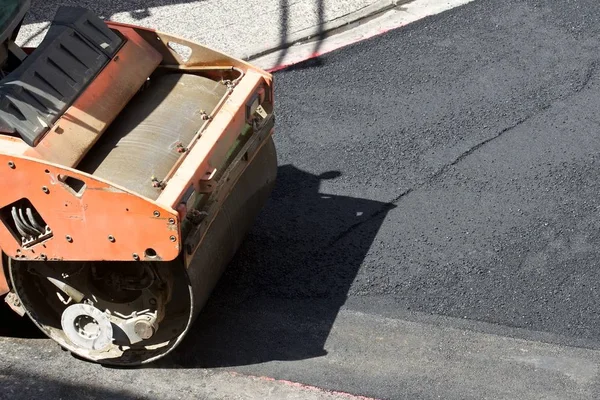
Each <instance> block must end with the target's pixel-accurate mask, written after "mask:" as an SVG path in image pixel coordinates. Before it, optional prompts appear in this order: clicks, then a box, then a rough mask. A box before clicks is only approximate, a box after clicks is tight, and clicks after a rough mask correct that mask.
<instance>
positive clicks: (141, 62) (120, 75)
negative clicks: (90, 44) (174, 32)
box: [24, 28, 162, 167]
mask: <svg viewBox="0 0 600 400" xmlns="http://www.w3.org/2000/svg"><path fill="white" fill-rule="evenodd" d="M120 31H121V34H123V36H124V37H125V38H126V39H127V41H126V42H125V44H124V45H123V47H122V48H121V49H120V50H119V52H118V53H117V55H116V56H115V57H114V58H113V59H112V60H111V61H110V62H109V63H108V65H107V66H106V67H104V69H103V70H102V71H101V72H100V73H99V74H98V76H97V77H96V78H95V79H94V81H93V82H91V83H90V85H89V86H88V87H87V88H86V90H85V91H84V92H83V93H82V94H81V95H80V96H79V97H78V98H77V100H76V101H75V102H74V103H73V105H72V106H71V107H69V109H68V110H67V111H66V112H65V114H64V115H63V116H62V117H61V118H60V119H59V120H58V121H57V122H56V123H55V124H54V126H53V128H52V129H51V130H50V131H49V132H48V133H47V134H46V135H45V136H44V138H43V139H42V140H41V141H40V143H39V144H38V145H37V146H36V147H28V148H27V150H26V151H25V153H24V154H25V155H26V156H29V157H34V158H39V159H43V160H46V161H49V162H53V163H57V164H61V165H65V166H67V167H74V166H76V165H77V164H78V163H79V161H81V159H82V158H83V156H84V155H85V154H86V153H87V152H88V151H89V149H90V148H91V147H92V145H93V144H94V143H96V141H97V140H98V139H99V138H100V136H101V135H102V133H103V132H104V131H105V130H106V128H107V127H108V126H109V125H110V123H111V122H112V121H113V120H114V119H115V118H116V116H117V115H118V114H119V113H120V112H121V110H123V108H124V107H125V106H126V105H127V103H128V102H129V100H131V98H132V97H133V96H134V95H135V94H136V92H137V91H138V90H139V89H140V87H141V86H142V85H143V84H144V83H145V82H146V79H147V78H148V77H149V76H150V74H151V73H152V72H153V71H154V70H155V69H156V67H157V66H158V65H159V64H160V62H161V60H162V57H161V55H160V53H159V52H158V51H156V50H155V49H154V48H153V47H152V46H150V45H149V44H148V43H147V42H146V41H145V40H144V39H142V37H141V36H140V35H138V34H137V33H136V32H135V31H134V30H133V29H130V28H122V29H120Z"/></svg>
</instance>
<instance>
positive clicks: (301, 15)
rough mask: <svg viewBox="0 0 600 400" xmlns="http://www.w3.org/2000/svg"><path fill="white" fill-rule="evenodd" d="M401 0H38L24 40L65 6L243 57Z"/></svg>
mask: <svg viewBox="0 0 600 400" xmlns="http://www.w3.org/2000/svg"><path fill="white" fill-rule="evenodd" d="M397 1H398V0H344V1H338V0H247V1H229V0H204V1H201V0H200V1H197V0H192V1H190V0H150V1H142V0H126V1H106V2H105V1H94V0H83V1H72V2H69V1H57V0H49V1H39V0H38V1H34V2H33V7H32V11H31V13H30V15H29V17H28V18H27V20H26V22H25V27H24V29H23V31H22V35H21V38H20V40H21V43H25V42H27V43H31V44H36V43H37V42H38V41H39V39H40V38H41V37H42V36H43V34H44V32H45V28H46V27H47V26H48V21H49V19H50V18H51V17H52V16H53V15H54V13H55V11H56V8H57V7H58V6H59V5H61V4H74V5H75V4H76V5H79V6H82V7H86V8H89V9H91V10H94V11H95V12H96V13H97V14H98V15H100V16H102V17H103V18H104V19H108V20H112V21H117V22H123V23H132V24H136V25H141V26H147V27H153V28H156V29H160V30H163V31H168V32H169V33H173V34H176V35H179V36H183V37H187V38H190V39H193V40H197V41H199V42H201V43H204V44H206V45H208V46H210V47H213V48H215V49H218V50H221V51H224V52H227V53H230V54H235V55H236V56H238V57H241V58H248V57H250V56H253V55H256V54H260V53H263V52H266V51H268V50H270V49H273V48H276V47H282V46H283V47H285V46H287V45H290V44H292V43H293V42H295V41H297V40H301V39H304V38H307V37H310V36H314V35H318V34H319V32H321V31H322V30H324V29H331V28H332V27H336V26H339V25H344V24H346V23H349V22H352V21H354V20H356V19H357V18H361V17H363V16H366V15H369V14H371V13H374V12H377V11H378V10H384V9H387V8H389V7H390V6H391V5H394V4H396V2H397Z"/></svg>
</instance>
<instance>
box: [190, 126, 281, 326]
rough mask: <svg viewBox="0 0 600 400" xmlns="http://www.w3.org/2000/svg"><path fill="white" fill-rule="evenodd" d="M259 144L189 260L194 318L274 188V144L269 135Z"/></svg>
mask: <svg viewBox="0 0 600 400" xmlns="http://www.w3.org/2000/svg"><path fill="white" fill-rule="evenodd" d="M267 133H269V132H267ZM262 143H263V146H262V147H261V148H260V149H259V150H258V152H257V153H256V156H255V157H254V159H252V161H251V162H250V164H249V165H248V166H247V168H246V169H245V170H244V171H243V173H242V174H241V176H240V178H239V180H238V181H237V182H236V183H235V185H234V186H233V188H232V190H231V192H229V193H227V194H228V195H227V197H226V198H225V199H224V201H223V202H222V203H221V207H219V209H218V212H217V213H216V215H215V217H214V219H213V221H212V222H211V223H210V224H209V226H208V229H207V230H206V232H205V234H204V235H203V239H202V241H201V243H200V245H199V247H198V248H197V249H196V251H195V252H194V253H193V255H192V256H191V257H190V258H191V260H190V264H189V266H188V275H189V278H190V282H191V285H192V294H193V309H192V314H193V317H192V318H193V319H194V318H195V317H196V316H197V315H198V312H199V311H200V310H201V309H202V307H203V306H204V304H205V303H206V300H207V299H208V297H209V296H210V293H211V292H212V290H213V288H214V286H215V285H216V283H217V282H218V280H219V278H220V277H221V275H222V273H223V271H224V270H225V268H226V267H227V265H228V263H229V261H230V260H231V258H232V257H233V256H234V254H235V252H236V251H237V249H238V248H239V246H240V244H241V243H242V240H243V238H244V237H245V235H246V233H247V232H248V230H249V229H250V227H251V226H252V224H253V223H254V220H255V218H256V216H257V215H258V213H259V211H260V210H261V208H262V207H263V206H264V204H265V202H266V201H267V199H268V197H269V195H270V194H271V191H272V189H273V186H274V183H275V179H276V175H277V154H276V151H275V145H274V143H273V139H272V137H271V135H270V134H269V136H268V137H267V138H266V139H264V141H263V142H262ZM233 167H235V166H233ZM193 319H192V320H193Z"/></svg>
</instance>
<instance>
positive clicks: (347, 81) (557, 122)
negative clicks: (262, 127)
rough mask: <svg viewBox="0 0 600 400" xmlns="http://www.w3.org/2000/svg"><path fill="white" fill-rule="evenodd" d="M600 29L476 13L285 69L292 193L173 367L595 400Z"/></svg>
mask: <svg viewBox="0 0 600 400" xmlns="http://www.w3.org/2000/svg"><path fill="white" fill-rule="evenodd" d="M599 18H600V5H598V3H597V2H596V1H591V0H587V1H584V0H579V1H571V2H552V1H533V0H530V1H525V0H522V1H517V0H507V1H492V0H477V1H475V2H473V3H471V4H468V5H466V6H464V7H461V8H457V9H454V10H452V11H449V12H446V13H444V14H441V15H438V16H434V17H432V18H428V19H426V20H423V21H420V22H417V23H414V24H412V25H410V26H408V27H406V28H403V29H400V30H397V31H394V32H390V33H388V34H386V35H384V36H382V37H379V38H376V39H373V40H369V41H366V42H363V43H359V44H356V45H353V46H351V47H349V48H346V49H344V50H342V51H337V52H335V53H332V54H330V55H328V56H325V57H322V58H320V59H318V60H315V61H310V62H307V63H305V64H302V65H299V66H296V67H294V68H292V69H289V70H286V71H283V72H279V73H277V74H276V84H277V93H278V133H277V140H276V144H277V147H278V151H279V160H280V165H281V166H280V169H279V180H278V185H277V188H276V190H275V193H274V195H273V197H272V199H271V201H270V202H269V204H268V206H267V207H266V209H265V210H264V212H263V214H262V215H261V217H260V218H259V220H258V221H257V224H256V226H255V228H254V229H253V231H252V233H251V235H250V237H249V238H248V240H247V241H246V243H245V244H244V246H243V248H242V249H241V251H240V253H239V255H238V256H237V257H236V259H235V261H234V262H233V264H232V265H231V267H230V269H229V270H228V272H227V273H226V275H225V277H224V279H223V280H222V281H221V284H220V285H219V287H218V288H217V291H216V293H215V295H214V296H213V298H212V299H211V302H210V303H209V305H208V307H207V308H206V310H205V312H204V313H203V314H202V316H201V318H200V320H199V321H198V323H197V324H196V329H195V331H194V332H193V333H192V334H191V335H190V336H189V337H188V338H187V339H186V341H185V342H184V343H183V344H182V346H181V347H180V348H179V351H178V352H176V353H175V354H173V355H172V356H170V357H169V358H168V359H166V360H163V361H161V362H160V363H159V364H158V365H156V366H155V368H164V369H165V370H166V371H165V370H160V369H159V370H158V371H163V372H165V374H166V372H168V371H169V369H173V368H177V369H179V371H199V370H197V368H200V367H211V368H215V369H216V370H226V371H230V370H234V371H239V372H241V373H244V374H251V375H268V376H273V377H276V378H281V379H289V380H293V381H300V382H303V383H308V384H312V385H316V386H321V387H325V388H330V389H336V390H344V391H349V392H352V393H356V394H363V395H368V396H374V397H381V398H411V399H417V398H423V399H430V398H438V396H440V397H441V398H447V399H459V398H483V397H488V398H530V399H533V398H571V399H572V398H585V399H593V398H598V394H599V392H600V385H599V379H598V371H599V367H600V361H599V360H600V358H599V352H598V351H597V349H599V348H600V328H599V324H598V322H599V319H600V317H599V315H600V314H599V313H598V312H597V310H598V306H599V303H600V291H598V286H599V285H600V283H599V282H600V269H599V268H598V264H599V262H598V259H599V257H598V256H599V254H598V253H599V250H598V249H600V234H599V233H598V232H599V228H600V218H599V207H600V202H599V200H598V193H599V192H600V190H599V189H600V177H599V175H598V168H599V165H600V164H599V156H598V154H600V135H599V134H598V132H599V130H600V117H598V116H597V110H598V104H600V79H599V78H600V74H599V71H598V66H599V64H598V63H599V61H600V52H599V49H600V28H599V25H598V24H597V21H598V20H599ZM399 332H401V334H399ZM18 343H21V342H18ZM36 343H38V342H36ZM43 343H45V342H43ZM7 346H9V342H8V341H4V342H2V341H0V348H7ZM10 346H12V345H10ZM15 346H20V344H16V345H15ZM44 346H45V345H44ZM11 349H12V347H11ZM11 354H13V356H11V357H16V356H14V354H15V353H14V352H13V353H11ZM9 360H12V361H0V366H1V365H2V364H1V363H2V362H4V363H5V365H6V363H9V362H10V363H12V364H10V365H11V367H12V368H13V369H15V368H16V369H17V370H18V369H19V368H23V367H22V364H23V363H22V361H21V362H20V363H19V362H18V361H15V358H10V359H9ZM53 360H54V359H52V358H48V359H45V360H41V361H40V362H42V363H45V365H54V366H56V365H57V361H53ZM63 361H64V360H63ZM15 365H17V366H15ZM18 365H21V367H18ZM41 365H44V364H41ZM67 365H68V366H69V368H77V365H79V364H77V363H75V362H74V361H68V364H67ZM28 368H29V369H30V370H31V371H33V369H34V368H35V371H37V373H38V374H41V373H42V372H43V367H42V366H37V367H28ZM81 368H86V371H93V369H90V368H92V367H87V366H86V367H81ZM155 371H156V370H151V372H148V375H147V376H154V375H151V374H154V373H155ZM200 371H202V370H200ZM178 373H181V372H178ZM198 373H199V372H198ZM107 374H108V373H107ZM110 374H112V372H110ZM135 374H136V376H138V377H142V376H144V375H143V374H144V372H143V371H142V372H135ZM107 376H108V375H107ZM111 376H112V375H111ZM165 376H166V375H165ZM188 376H191V375H188ZM92 379H98V380H99V381H101V380H102V377H98V378H92Z"/></svg>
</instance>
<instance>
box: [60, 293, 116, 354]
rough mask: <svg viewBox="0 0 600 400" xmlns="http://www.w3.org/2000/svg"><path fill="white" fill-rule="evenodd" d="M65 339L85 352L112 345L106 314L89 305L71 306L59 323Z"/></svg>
mask: <svg viewBox="0 0 600 400" xmlns="http://www.w3.org/2000/svg"><path fill="white" fill-rule="evenodd" d="M60 323H61V325H62V329H63V331H64V332H65V334H66V335H67V337H68V338H69V339H70V340H71V342H73V343H74V344H75V345H77V346H79V347H82V348H84V349H87V350H102V349H104V348H106V347H107V346H108V345H110V344H111V343H112V337H113V329H112V325H111V324H110V321H109V320H108V318H107V316H106V314H104V313H103V312H102V311H100V310H99V309H97V308H96V307H94V306H90V305H89V304H73V305H72V306H69V307H67V309H66V310H65V311H64V312H63V313H62V318H61V321H60Z"/></svg>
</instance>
